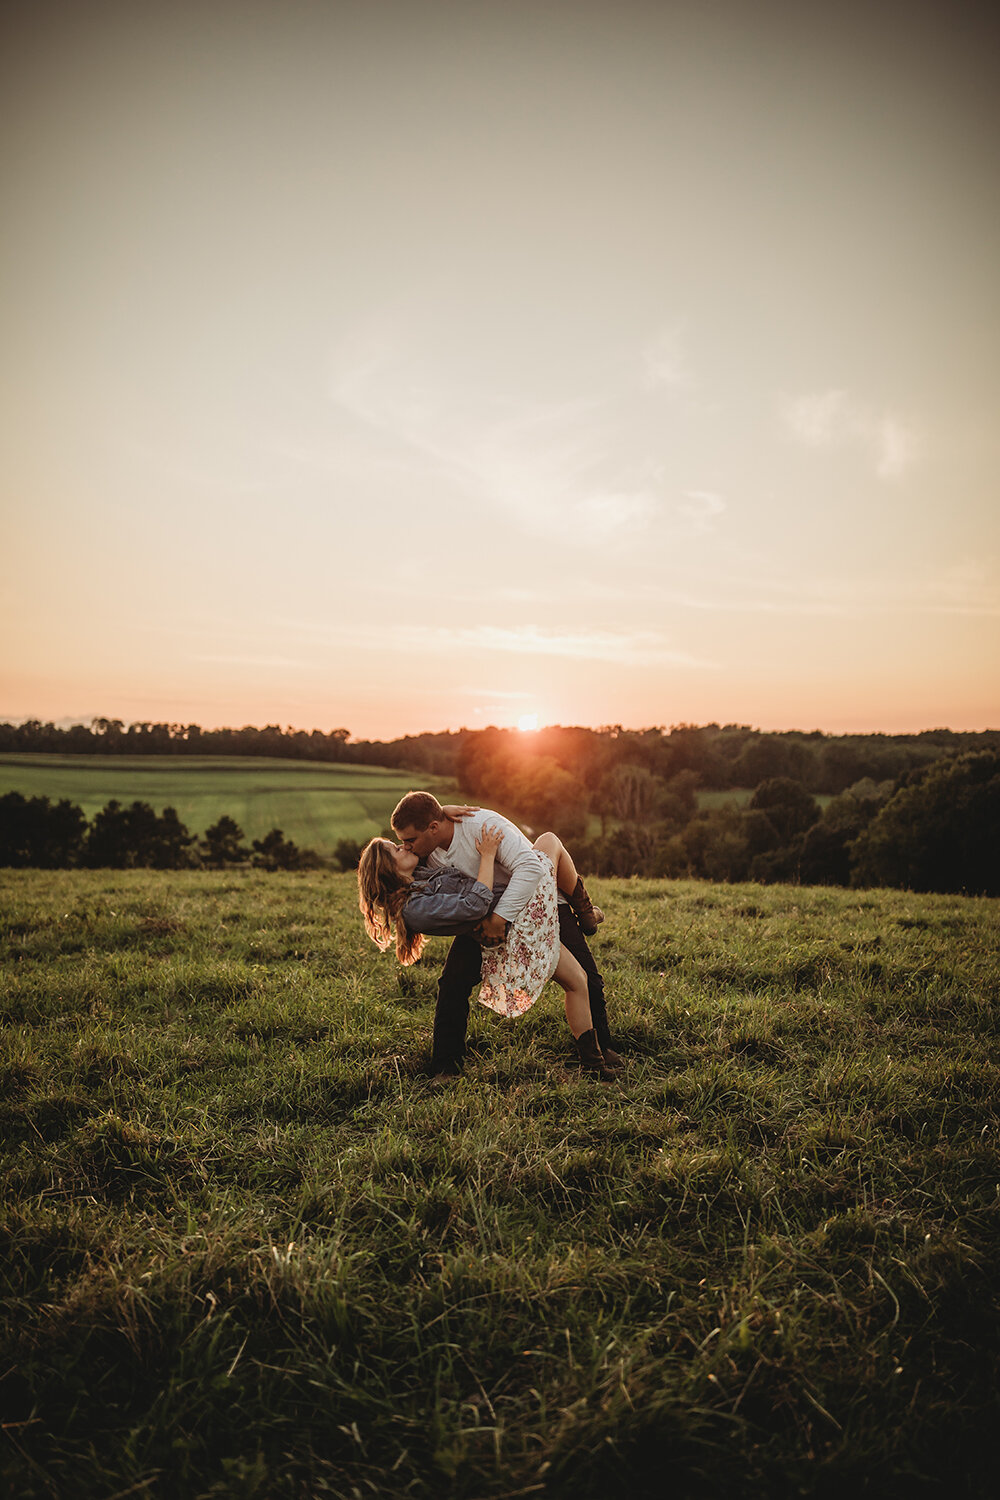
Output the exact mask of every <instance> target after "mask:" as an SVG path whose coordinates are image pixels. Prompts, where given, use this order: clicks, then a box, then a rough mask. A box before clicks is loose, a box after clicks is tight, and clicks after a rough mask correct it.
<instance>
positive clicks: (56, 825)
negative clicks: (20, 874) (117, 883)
mask: <svg viewBox="0 0 1000 1500" xmlns="http://www.w3.org/2000/svg"><path fill="white" fill-rule="evenodd" d="M86 827H87V820H86V818H85V817H84V814H83V809H82V808H80V807H77V806H76V804H75V803H74V802H70V801H68V800H67V799H66V798H63V799H62V800H61V801H59V802H57V803H55V804H53V803H51V802H50V801H49V799H48V797H24V796H22V794H21V793H20V792H8V793H7V794H6V795H5V796H3V797H0V865H13V866H18V867H21V868H24V867H26V866H28V865H34V866H36V867H40V868H42V869H46V870H54V869H61V868H65V867H66V866H68V865H74V864H76V862H77V860H78V859H79V855H80V850H81V847H82V845H83V838H84V832H85V830H86Z"/></svg>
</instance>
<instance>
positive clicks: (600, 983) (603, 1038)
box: [557, 902, 614, 1052]
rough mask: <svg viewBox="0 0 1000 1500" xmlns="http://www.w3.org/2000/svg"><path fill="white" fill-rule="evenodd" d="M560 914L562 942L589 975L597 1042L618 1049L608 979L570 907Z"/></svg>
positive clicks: (561, 910)
mask: <svg viewBox="0 0 1000 1500" xmlns="http://www.w3.org/2000/svg"><path fill="white" fill-rule="evenodd" d="M557 910H558V912H559V941H560V942H561V943H562V945H563V947H564V948H568V949H569V951H570V953H572V955H573V957H574V958H575V959H577V960H578V962H579V963H580V966H581V967H582V969H583V972H584V973H585V974H586V976H587V994H588V996H589V998H590V1019H591V1020H592V1021H593V1023H594V1030H595V1031H596V1032H597V1040H598V1041H599V1042H600V1044H601V1051H602V1052H603V1051H604V1049H605V1048H606V1047H612V1048H613V1047H614V1042H613V1041H612V1039H611V1028H610V1027H609V1025H608V1007H607V1004H606V1003H605V999H604V980H603V979H602V978H601V974H600V970H599V969H598V967H597V965H596V963H595V962H594V955H593V954H592V953H591V951H590V946H589V944H588V942H587V939H586V938H585V937H584V935H583V933H582V932H581V931H580V925H579V923H578V922H577V920H576V918H575V917H574V915H573V913H572V911H571V910H570V908H569V907H568V906H564V905H563V904H562V902H560V903H559V906H558V908H557Z"/></svg>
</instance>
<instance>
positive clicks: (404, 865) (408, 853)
mask: <svg viewBox="0 0 1000 1500" xmlns="http://www.w3.org/2000/svg"><path fill="white" fill-rule="evenodd" d="M392 858H393V861H394V863H395V866H396V873H397V874H399V875H407V876H408V875H412V874H413V872H414V870H415V869H416V868H417V865H419V863H420V856H419V855H418V854H414V852H413V850H412V849H404V848H402V847H401V845H399V844H393V846H392Z"/></svg>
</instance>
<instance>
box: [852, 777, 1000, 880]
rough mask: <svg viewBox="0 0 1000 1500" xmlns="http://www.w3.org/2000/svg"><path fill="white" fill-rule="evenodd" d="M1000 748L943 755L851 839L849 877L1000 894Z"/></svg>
mask: <svg viewBox="0 0 1000 1500" xmlns="http://www.w3.org/2000/svg"><path fill="white" fill-rule="evenodd" d="M998 849H1000V752H997V751H995V750H993V751H990V750H987V751H983V752H980V753H974V754H972V755H961V756H958V757H957V758H955V759H949V760H938V761H936V762H935V763H934V764H933V765H932V766H931V767H930V769H929V770H928V771H926V772H925V773H924V774H923V775H922V776H920V777H919V778H918V779H917V780H916V781H915V782H913V783H911V784H910V785H907V786H904V787H901V788H900V790H899V791H898V792H896V794H895V796H894V797H892V798H891V799H890V801H888V802H887V803H886V804H885V806H884V807H883V808H882V809H881V811H880V812H879V813H877V814H876V816H875V817H874V818H873V819H872V821H871V822H870V823H869V824H868V826H867V828H866V829H865V830H864V832H863V833H862V834H861V835H860V836H859V837H858V838H857V839H856V840H855V842H854V843H853V845H852V846H851V857H852V872H851V883H852V884H853V885H856V886H863V885H891V886H900V887H903V888H906V889H909V890H914V891H966V892H969V893H970V894H977V895H986V896H996V895H1000V858H998V855H997V850H998Z"/></svg>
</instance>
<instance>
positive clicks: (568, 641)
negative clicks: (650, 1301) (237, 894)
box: [273, 619, 716, 670]
mask: <svg viewBox="0 0 1000 1500" xmlns="http://www.w3.org/2000/svg"><path fill="white" fill-rule="evenodd" d="M273 626H274V628H276V629H284V630H289V631H294V632H297V633H299V634H300V635H303V636H305V637H307V638H309V639H311V640H312V641H314V642H316V643H317V644H325V645H327V646H336V647H338V648H339V647H340V645H341V644H343V643H345V642H347V641H349V642H350V644H351V646H352V647H353V648H354V649H355V650H378V651H383V650H391V651H393V652H394V653H396V654H399V653H400V652H407V653H417V654H419V655H422V656H424V657H426V658H427V659H428V660H430V658H432V657H433V658H437V657H439V656H448V657H453V656H454V655H455V654H456V653H460V652H461V653H467V654H475V653H484V652H488V653H491V654H504V655H508V656H510V655H514V656H548V657H553V658H558V657H578V658H582V659H584V660H589V661H615V662H621V663H622V664H632V665H644V664H654V663H659V664H662V665H672V666H678V667H694V668H699V669H711V668H713V667H714V666H716V663H715V662H711V661H706V660H705V659H704V658H702V657H698V656H694V655H692V654H691V653H690V652H688V651H683V650H679V649H678V648H677V647H676V646H674V644H673V643H672V642H671V641H670V639H669V638H668V637H667V636H665V635H664V634H662V633H661V632H657V631H612V630H589V629H586V628H581V629H579V630H557V629H548V628H546V627H544V626H541V625H536V624H528V623H525V624H517V625H513V624H512V625H492V624H483V625H450V624H449V625H431V624H423V623H421V622H420V621H411V622H410V623H408V624H407V625H406V627H405V629H401V628H400V627H398V626H396V625H394V624H392V623H382V622H373V623H371V624H366V623H356V624H353V625H351V626H346V625H339V624H327V623H324V622H322V621H308V620H298V621H295V620H287V619H282V620H275V621H274V622H273ZM428 670H429V669H428Z"/></svg>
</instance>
